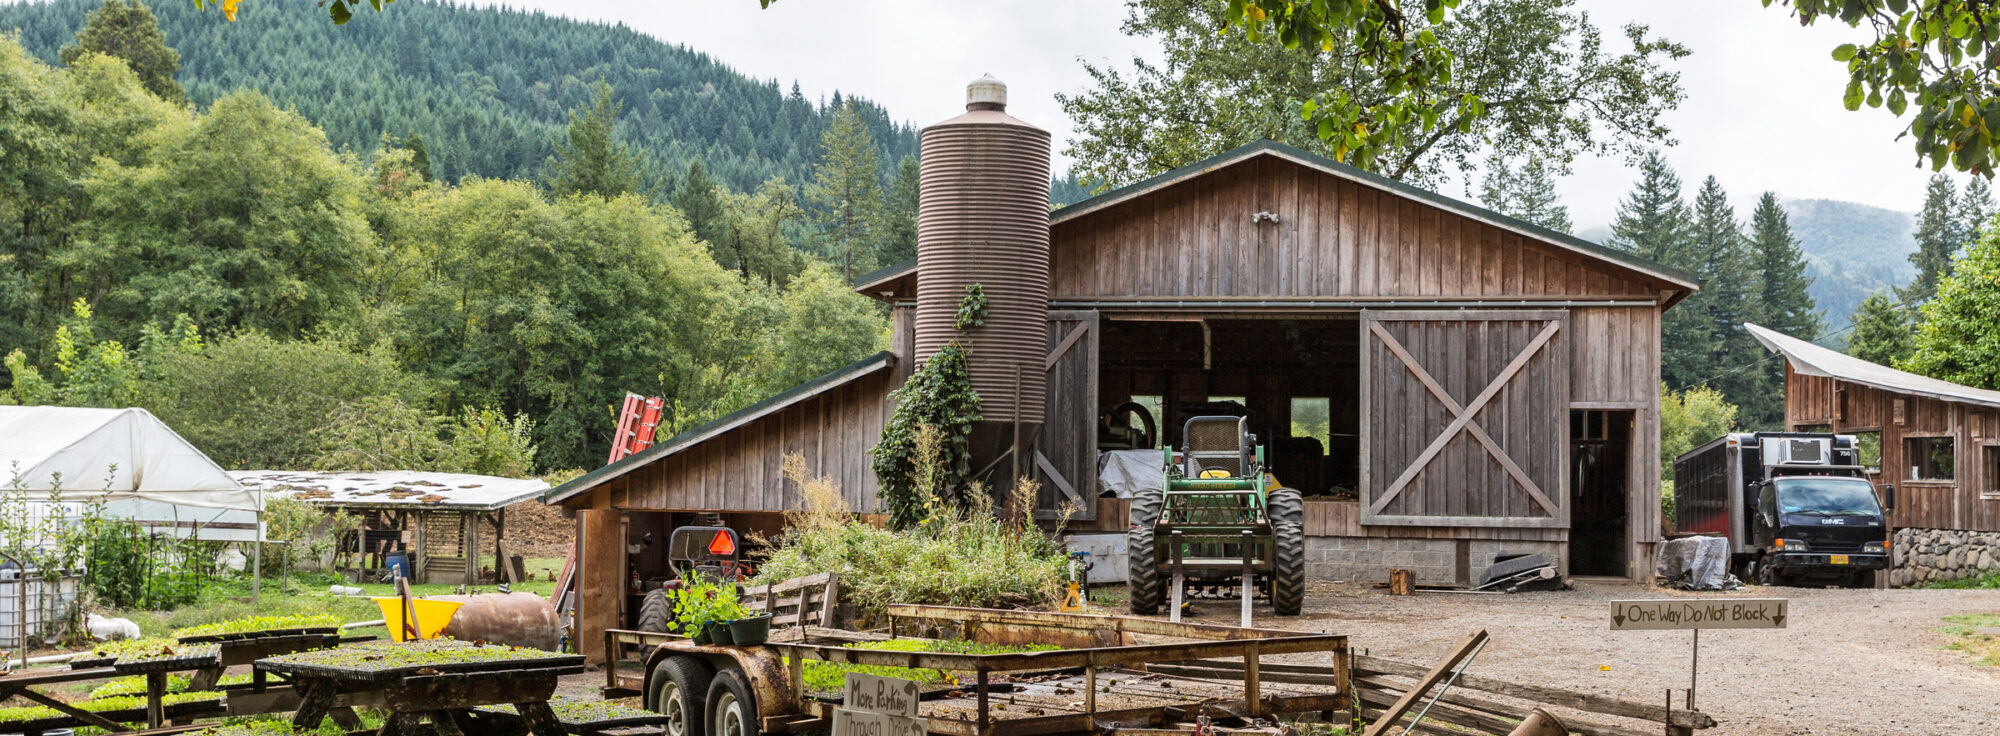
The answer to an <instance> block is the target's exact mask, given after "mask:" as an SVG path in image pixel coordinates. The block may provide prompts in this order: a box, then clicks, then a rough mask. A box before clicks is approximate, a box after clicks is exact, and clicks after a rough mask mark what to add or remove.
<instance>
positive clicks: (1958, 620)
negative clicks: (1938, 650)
mask: <svg viewBox="0 0 2000 736" xmlns="http://www.w3.org/2000/svg"><path fill="white" fill-rule="evenodd" d="M1944 621H1945V624H1946V625H1945V627H1944V629H1943V631H1944V633H1945V635H1946V636H1949V637H1951V643H1949V644H1946V645H1944V648H1946V649H1955V650H1958V651H1961V652H1964V653H1966V654H1967V655H1968V656H1971V657H1972V659H1973V661H1974V662H1976V663H1978V664H1982V665H1986V666H1989V667H2000V636H1995V635H1993V634H1982V633H1979V630H1980V629H1986V628H2000V613H1968V614H1963V615H1959V616H1946V617H1944Z"/></svg>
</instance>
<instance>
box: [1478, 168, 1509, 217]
mask: <svg viewBox="0 0 2000 736" xmlns="http://www.w3.org/2000/svg"><path fill="white" fill-rule="evenodd" d="M1513 178H1514V171H1513V169H1512V168H1510V167H1509V166H1508V165H1507V158H1506V157H1505V156H1501V155H1499V154H1494V155H1493V157H1491V158H1488V159H1486V176H1485V178H1482V179H1480V180H1479V203H1480V204H1482V205H1485V206H1486V209H1489V210H1493V211H1494V212H1498V213H1500V214H1503V215H1511V214H1513V212H1514V197H1513V194H1514V189H1513V187H1511V186H1509V185H1508V182H1509V181H1511V180H1513Z"/></svg>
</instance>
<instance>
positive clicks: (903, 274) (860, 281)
mask: <svg viewBox="0 0 2000 736" xmlns="http://www.w3.org/2000/svg"><path fill="white" fill-rule="evenodd" d="M1260 156H1270V157H1273V158H1277V159H1280V160H1284V161H1289V162H1291V163H1294V164H1297V165H1299V166H1303V167H1306V168H1308V169H1313V170H1316V171H1320V172H1322V173H1326V174H1329V175H1332V176H1336V177H1339V178H1342V179H1346V180H1348V181H1352V182H1354V183H1356V184H1359V185H1362V186H1367V187H1371V188H1374V189H1377V190H1380V191H1383V192H1387V193H1389V194H1393V195H1395V196H1398V197H1403V198H1405V199H1410V200H1414V201H1418V202H1422V203H1424V204H1427V205H1430V206H1432V207H1436V208H1438V209H1441V210H1444V211H1447V212H1450V213H1453V214H1456V215H1459V216H1461V217H1465V218H1468V219H1471V220H1475V221H1478V222H1482V223H1485V224H1487V225H1490V226H1493V227H1496V228H1500V229H1502V230H1506V231H1509V232H1512V233H1514V234H1516V235H1520V236H1522V237H1525V238H1528V239H1531V240H1533V241H1535V242H1539V243H1545V244H1547V245H1549V246H1551V247H1554V248H1558V249H1561V250H1566V251H1569V252H1572V253H1576V254H1578V255H1581V256H1583V257H1585V258H1588V259H1591V260H1594V261H1598V262H1603V263H1607V264H1609V265H1611V266H1614V267H1617V268H1623V269H1626V270H1629V271H1633V272H1637V273H1640V274H1643V275H1646V276H1650V277H1653V278H1656V279H1659V280H1661V281H1664V282H1666V283H1668V284H1671V285H1673V286H1675V287H1677V289H1676V290H1675V291H1676V293H1675V294H1674V295H1673V296H1672V297H1670V298H1669V299H1668V300H1667V302H1666V306H1672V305H1674V304H1675V303H1678V302H1679V301H1680V300H1682V299H1685V298H1687V296H1688V295H1690V294H1692V293H1694V292H1695V290H1697V289H1699V288H1701V284H1700V282H1699V280H1698V279H1697V278H1696V277H1695V276H1694V275H1693V274H1690V273H1688V272H1686V271H1683V270H1681V269H1678V268H1674V267H1672V266H1668V265H1665V264H1661V263H1655V262H1653V261H1651V260H1648V259H1646V258H1642V257H1640V256H1638V255H1635V254H1632V253H1628V252H1626V251H1623V250H1620V249H1617V248H1611V247H1607V246H1604V245H1601V244H1598V243H1593V242H1590V241H1588V240H1584V239H1582V238H1579V237H1576V236H1574V235H1570V234H1567V233H1560V232H1556V231H1554V230H1550V229H1548V228H1545V227H1542V226H1540V225H1536V224H1534V223H1531V222H1528V221H1525V220H1521V219H1517V218H1514V217H1510V216H1508V215H1504V214H1501V213H1498V212H1494V211H1492V210H1489V209H1486V208H1484V207H1480V206H1478V205H1475V204H1471V203H1469V202H1464V201H1460V200H1457V199H1453V198H1451V197H1447V196H1445V195H1442V194H1438V193H1437V192H1432V191H1429V190H1426V189H1421V188H1418V187H1414V186H1411V185H1409V184H1405V183H1403V182H1400V181H1396V180H1394V179H1391V178H1388V177H1386V176H1382V175H1380V174H1375V173H1372V172H1368V171H1363V170H1361V169H1359V168H1356V167H1354V166H1350V165H1348V164H1344V163H1341V162H1339V161H1335V160H1333V159H1330V158H1327V157H1325V156H1321V155H1318V154H1315V153H1310V152H1307V151H1305V150H1302V149H1299V148H1297V147H1295V146H1289V145H1286V144H1283V143H1279V142H1277V141H1273V140H1269V139H1266V140H1260V141H1257V142H1255V143H1251V144H1248V145H1244V146H1239V147H1237V148H1235V149H1231V150H1229V151H1225V152H1222V153H1219V154H1216V155H1214V156H1211V157H1209V158H1207V159H1203V160H1201V161H1198V162H1195V163H1193V164H1189V165H1187V166H1183V167H1181V168H1178V169H1174V170H1173V171H1169V172H1166V173H1163V174H1159V175H1157V176H1153V177H1151V178H1148V179H1145V180H1143V181H1139V182H1135V183H1133V184H1128V185H1126V186H1123V187H1119V188H1117V189H1113V190H1111V191H1109V192H1105V193H1104V194H1100V195H1098V196H1095V197H1092V198H1090V199H1086V200H1084V201H1081V202H1077V203H1075V204H1072V205H1069V206H1067V207H1063V208H1061V209H1058V210H1055V211H1054V212H1051V213H1049V227H1050V228H1052V229H1053V228H1056V227H1060V226H1062V225H1063V224H1065V223H1069V222H1073V221H1077V220H1079V219H1082V218H1084V217H1086V216H1088V215H1091V214H1093V213H1096V212H1101V211H1104V210H1107V209H1110V208H1113V207H1117V206H1118V205H1120V204H1124V203H1126V202H1130V201H1132V200H1135V199H1138V198H1140V197H1144V196H1146V195H1148V194H1152V193H1154V192H1158V191H1160V190H1163V189H1167V188H1170V187H1173V186H1176V185H1179V184H1181V183H1183V182H1186V181H1188V180H1191V179H1194V178H1196V177H1199V176H1202V175H1204V174H1210V173H1214V172H1216V171H1219V170H1222V169H1226V168H1229V167H1232V166H1236V165H1239V164H1243V163H1245V162H1248V161H1251V160H1253V159H1256V158H1258V157H1260ZM917 270H918V267H917V262H916V261H915V260H909V261H904V262H902V263H898V264H895V265H892V266H888V267H886V268H883V269H881V270H878V271H875V272H873V273H869V274H864V275H862V276H859V277H857V278H856V279H855V283H854V290H855V291H856V292H859V293H861V294H863V295H865V296H867V297H869V298H871V299H880V300H883V301H894V300H895V299H897V298H904V299H907V298H912V297H914V296H915V294H916V274H917Z"/></svg>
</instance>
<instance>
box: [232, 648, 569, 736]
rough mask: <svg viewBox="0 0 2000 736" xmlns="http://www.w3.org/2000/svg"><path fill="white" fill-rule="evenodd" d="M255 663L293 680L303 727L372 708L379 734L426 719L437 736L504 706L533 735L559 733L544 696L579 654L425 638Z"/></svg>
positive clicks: (297, 720)
mask: <svg viewBox="0 0 2000 736" xmlns="http://www.w3.org/2000/svg"><path fill="white" fill-rule="evenodd" d="M254 666H255V667H256V669H257V671H259V672H268V673H271V674H276V675H281V676H283V677H285V678H286V679H287V680H289V681H290V682H291V683H292V686H293V687H294V688H295V689H296V690H297V692H298V694H299V708H298V710H297V711H296V712H294V713H293V714H292V725H293V727H295V728H298V729H302V730H303V729H311V728H316V727H318V726H319V723H320V721H321V720H322V719H324V718H326V716H327V715H328V714H329V713H330V712H331V711H332V710H333V709H334V708H335V707H337V706H340V705H348V706H353V705H371V706H374V707H378V708H381V709H384V710H387V711H388V712H389V718H388V720H386V721H385V722H384V723H383V724H382V730H381V731H380V736H397V735H399V734H403V733H407V732H412V731H415V730H416V728H415V727H416V726H417V724H419V723H421V722H423V721H425V720H428V721H430V723H431V725H432V728H433V729H435V730H436V731H437V733H439V734H442V735H443V736H462V735H463V734H464V733H466V731H467V730H468V727H472V732H473V733H480V731H479V730H478V729H477V726H476V723H477V722H476V720H475V717H474V716H473V714H472V711H473V709H475V708H478V707H480V706H489V705H503V704H504V705H511V706H513V707H514V711H515V712H516V713H518V714H519V716H520V718H521V719H522V721H524V722H525V723H526V725H527V727H528V730H529V732H531V733H533V734H535V736H563V734H564V731H565V729H564V728H563V725H562V723H561V721H559V720H558V719H557V718H556V715H555V713H554V712H553V711H552V710H550V708H549V702H548V701H549V698H550V696H552V695H554V694H555V689H556V679H557V678H559V677H561V676H563V675H568V674H575V673H578V672H582V671H583V656H582V655H577V654H558V653H555V652H547V651H542V650H539V649H524V648H517V647H508V646H500V645H488V646H482V645H479V644H477V643H472V642H460V641H453V640H449V639H443V640H439V639H431V640H423V641H411V642H403V643H388V642H381V643H375V644H364V645H360V646H352V647H344V648H340V649H323V650H320V651H314V652H300V653H297V654H285V655H279V656H275V657H266V658H264V659H260V660H257V662H256V664H255V665H254Z"/></svg>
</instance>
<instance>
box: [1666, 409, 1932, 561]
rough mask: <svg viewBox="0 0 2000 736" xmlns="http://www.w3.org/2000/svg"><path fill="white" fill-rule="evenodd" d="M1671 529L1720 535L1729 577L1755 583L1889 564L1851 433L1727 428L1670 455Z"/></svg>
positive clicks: (1883, 529)
mask: <svg viewBox="0 0 2000 736" xmlns="http://www.w3.org/2000/svg"><path fill="white" fill-rule="evenodd" d="M1895 490H1896V489H1895V487H1893V486H1885V487H1884V488H1883V496H1882V500H1884V501H1888V503H1889V504H1890V505H1894V503H1895V501H1894V498H1895ZM1674 531H1675V532H1677V533H1683V534H1705V535H1710V536H1721V537H1727V538H1728V539H1729V548H1730V553H1731V555H1730V556H1731V562H1732V563H1733V565H1732V566H1733V567H1734V568H1735V570H1736V574H1737V576H1738V577H1741V578H1743V579H1744V580H1747V581H1752V582H1756V583H1759V584H1763V585H1795V584H1840V585H1856V586H1859V585H1865V584H1867V583H1868V582H1869V581H1870V580H1871V578H1870V571H1873V570H1881V569H1884V568H1887V567H1888V566H1889V531H1888V524H1887V520H1886V519H1885V517H1884V515H1883V513H1882V504H1881V503H1878V502H1877V498H1876V494H1875V485H1874V483H1872V482H1870V480H1869V478H1868V475H1867V473H1866V472H1865V471H1864V470H1863V468H1862V467H1861V465H1860V455H1859V450H1858V448H1857V447H1856V446H1855V441H1854V437H1853V436H1851V435H1833V434H1808V433H1798V432H1755V433H1751V432H1731V433H1729V434H1726V435H1723V436H1721V437H1719V438H1716V440H1715V441H1713V442H1710V443H1708V444H1705V445H1702V446H1700V447H1697V448H1695V449H1693V450H1690V451H1688V452H1687V453H1686V454H1683V455H1681V456H1680V457H1677V458H1674Z"/></svg>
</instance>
